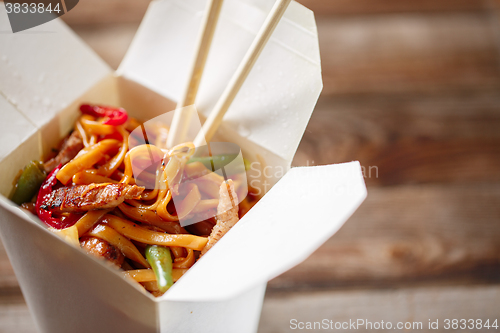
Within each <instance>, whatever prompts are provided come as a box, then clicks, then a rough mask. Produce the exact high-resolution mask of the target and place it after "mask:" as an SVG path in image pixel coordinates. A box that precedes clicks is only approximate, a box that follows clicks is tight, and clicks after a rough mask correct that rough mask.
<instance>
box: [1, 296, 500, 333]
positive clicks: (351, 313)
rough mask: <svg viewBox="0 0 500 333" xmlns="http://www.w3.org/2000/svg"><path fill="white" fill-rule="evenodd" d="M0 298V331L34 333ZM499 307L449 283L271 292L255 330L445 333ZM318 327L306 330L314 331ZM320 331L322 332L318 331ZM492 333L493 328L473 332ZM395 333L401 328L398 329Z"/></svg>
mask: <svg viewBox="0 0 500 333" xmlns="http://www.w3.org/2000/svg"><path fill="white" fill-rule="evenodd" d="M3 300H7V301H8V302H0V324H1V326H0V333H13V332H16V333H35V332H37V330H36V327H35V323H34V322H33V319H32V317H31V316H30V313H29V310H28V308H27V307H26V304H25V303H24V301H23V299H22V297H21V296H20V295H19V294H18V295H17V296H16V295H11V296H8V297H7V298H3ZM499 306H500V286H469V287H464V286H453V287H439V288H438V287H427V288H398V289H387V290H370V291H366V290H361V291H360V290H355V291H334V292H323V293H291V294H287V295H272V294H271V295H269V294H267V295H266V297H265V299H264V306H263V309H262V314H261V320H260V325H259V329H258V333H282V332H293V331H301V330H291V329H290V320H291V319H297V320H298V321H304V322H306V321H311V322H314V321H322V320H323V319H328V320H332V321H333V322H334V323H335V322H345V321H347V322H349V320H352V321H356V320H357V319H364V320H366V321H370V322H372V323H374V322H380V321H382V320H383V321H384V322H385V323H387V322H388V321H390V322H392V323H393V325H397V322H403V323H405V322H411V323H413V322H422V325H423V329H421V330H419V329H414V330H407V331H408V332H419V331H421V332H426V331H428V329H427V326H425V325H428V322H429V319H431V320H432V321H436V320H439V329H438V330H433V332H449V331H450V330H449V329H448V330H445V329H444V320H445V319H453V318H456V319H461V318H475V319H482V320H483V322H485V321H486V320H487V319H490V323H491V321H492V318H497V316H498V307H499ZM358 330H359V331H361V332H367V331H376V332H386V331H392V332H394V331H395V330H394V329H393V330H380V329H379V330H369V329H368V330H367V329H366V327H360V328H359V329H358ZM318 331H319V330H307V332H318ZM322 331H323V332H324V331H325V330H322ZM401 331H402V330H401ZM473 331H474V332H491V330H487V329H482V330H473ZM396 332H399V330H397V331H396Z"/></svg>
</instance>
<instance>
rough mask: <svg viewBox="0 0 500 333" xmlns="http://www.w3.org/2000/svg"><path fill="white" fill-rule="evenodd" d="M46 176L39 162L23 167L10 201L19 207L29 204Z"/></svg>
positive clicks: (32, 162)
mask: <svg viewBox="0 0 500 333" xmlns="http://www.w3.org/2000/svg"><path fill="white" fill-rule="evenodd" d="M46 177H47V175H46V174H45V171H43V164H42V162H39V161H31V162H29V163H28V165H26V166H25V167H24V170H23V173H22V174H21V177H19V179H18V180H17V184H16V187H15V190H14V193H13V194H12V197H11V200H12V201H14V202H15V203H16V204H18V205H20V204H22V203H24V202H29V201H30V200H31V199H32V198H33V196H34V195H35V194H36V192H37V191H38V190H39V189H40V186H41V185H42V183H43V181H44V180H45V178H46Z"/></svg>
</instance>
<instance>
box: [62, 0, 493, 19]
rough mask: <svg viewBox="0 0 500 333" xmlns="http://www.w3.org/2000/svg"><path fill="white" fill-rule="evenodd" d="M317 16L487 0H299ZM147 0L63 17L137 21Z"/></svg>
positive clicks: (120, 0)
mask: <svg viewBox="0 0 500 333" xmlns="http://www.w3.org/2000/svg"><path fill="white" fill-rule="evenodd" d="M298 2H299V3H301V4H303V5H304V6H306V7H307V8H309V9H311V10H313V11H314V12H315V14H316V16H327V15H329V16H332V15H334V16H346V15H366V14H370V15H377V14H386V13H433V12H457V11H483V10H485V9H488V8H490V7H491V6H492V1H489V0H420V1H413V0H356V1H351V0H299V1H298ZM149 3H150V0H106V1H101V0H81V1H80V2H79V3H78V6H77V7H75V9H73V10H72V11H70V12H69V13H68V14H66V15H64V16H63V17H62V18H63V20H64V21H66V22H67V23H68V24H70V25H90V24H107V23H131V22H134V23H138V22H140V21H141V19H142V17H143V16H144V14H145V12H146V10H147V7H148V5H149Z"/></svg>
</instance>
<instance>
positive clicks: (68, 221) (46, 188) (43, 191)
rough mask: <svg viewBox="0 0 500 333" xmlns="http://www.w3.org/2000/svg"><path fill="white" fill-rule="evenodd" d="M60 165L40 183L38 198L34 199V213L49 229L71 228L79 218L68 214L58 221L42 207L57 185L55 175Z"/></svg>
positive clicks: (50, 212)
mask: <svg viewBox="0 0 500 333" xmlns="http://www.w3.org/2000/svg"><path fill="white" fill-rule="evenodd" d="M61 167H62V165H61V164H59V165H58V166H57V167H56V168H55V169H54V170H52V172H51V173H49V175H48V176H47V178H46V179H45V181H44V182H43V183H42V186H41V187H40V190H39V191H38V196H37V198H36V212H37V215H38V217H39V218H40V220H42V222H43V223H45V224H46V225H48V226H49V227H52V228H55V229H64V228H68V227H71V226H73V225H74V224H75V223H76V222H77V221H78V219H79V218H80V217H81V216H80V215H76V214H70V215H69V216H66V217H64V218H61V219H58V218H55V217H53V216H52V213H53V212H52V211H51V210H45V209H43V208H42V206H44V205H45V201H46V200H48V198H50V195H51V193H52V188H53V187H54V186H55V185H56V184H57V178H56V175H57V173H58V172H59V170H61Z"/></svg>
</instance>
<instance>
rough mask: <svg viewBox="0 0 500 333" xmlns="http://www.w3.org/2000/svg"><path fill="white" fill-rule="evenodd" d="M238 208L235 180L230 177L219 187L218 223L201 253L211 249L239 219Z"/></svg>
mask: <svg viewBox="0 0 500 333" xmlns="http://www.w3.org/2000/svg"><path fill="white" fill-rule="evenodd" d="M238 208H239V207H238V196H237V195H236V191H235V190H234V183H233V181H232V180H231V179H229V180H227V181H225V182H222V184H221V186H220V189H219V205H218V206H217V217H216V220H217V224H216V225H215V226H214V228H213V229H212V232H211V233H210V236H208V242H207V245H205V247H204V248H203V250H201V255H204V254H205V253H206V252H207V251H208V250H210V249H211V248H212V246H214V245H215V243H217V242H218V241H219V240H220V239H221V238H222V236H224V235H225V234H226V233H227V232H228V231H229V230H230V229H231V228H232V227H233V226H234V225H235V224H236V222H238V221H239V217H238Z"/></svg>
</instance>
